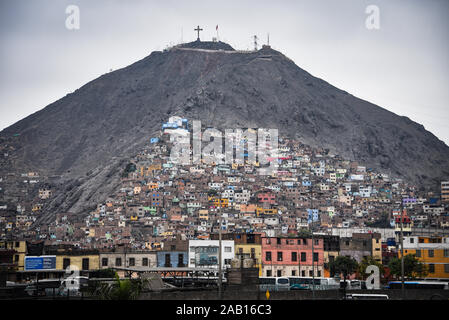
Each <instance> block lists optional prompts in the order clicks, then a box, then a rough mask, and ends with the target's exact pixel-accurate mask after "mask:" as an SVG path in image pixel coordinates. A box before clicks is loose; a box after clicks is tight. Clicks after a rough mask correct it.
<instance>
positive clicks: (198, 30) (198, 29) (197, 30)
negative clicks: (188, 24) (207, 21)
mask: <svg viewBox="0 0 449 320" xmlns="http://www.w3.org/2000/svg"><path fill="white" fill-rule="evenodd" d="M193 30H195V31H196V32H198V39H197V41H200V31H203V29H200V26H198V27H197V28H196V29H193Z"/></svg>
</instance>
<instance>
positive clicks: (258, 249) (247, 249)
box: [235, 244, 262, 277]
mask: <svg viewBox="0 0 449 320" xmlns="http://www.w3.org/2000/svg"><path fill="white" fill-rule="evenodd" d="M239 248H242V251H243V252H242V253H246V254H249V255H251V249H252V248H254V255H255V258H256V261H257V264H256V268H259V277H260V276H262V245H260V244H236V245H235V255H237V254H239V252H240V249H239Z"/></svg>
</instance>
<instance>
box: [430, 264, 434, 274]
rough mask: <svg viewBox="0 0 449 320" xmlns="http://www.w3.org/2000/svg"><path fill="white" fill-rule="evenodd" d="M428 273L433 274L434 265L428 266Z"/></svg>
mask: <svg viewBox="0 0 449 320" xmlns="http://www.w3.org/2000/svg"><path fill="white" fill-rule="evenodd" d="M429 273H435V265H434V264H433V263H431V264H429Z"/></svg>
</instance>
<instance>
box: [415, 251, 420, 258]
mask: <svg viewBox="0 0 449 320" xmlns="http://www.w3.org/2000/svg"><path fill="white" fill-rule="evenodd" d="M415 255H416V257H417V258H420V257H421V250H416V254H415Z"/></svg>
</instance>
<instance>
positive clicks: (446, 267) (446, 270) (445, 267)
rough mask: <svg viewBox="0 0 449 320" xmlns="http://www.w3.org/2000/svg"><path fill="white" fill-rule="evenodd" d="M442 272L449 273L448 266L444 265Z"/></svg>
mask: <svg viewBox="0 0 449 320" xmlns="http://www.w3.org/2000/svg"><path fill="white" fill-rule="evenodd" d="M444 272H445V273H449V264H445V265H444Z"/></svg>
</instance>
